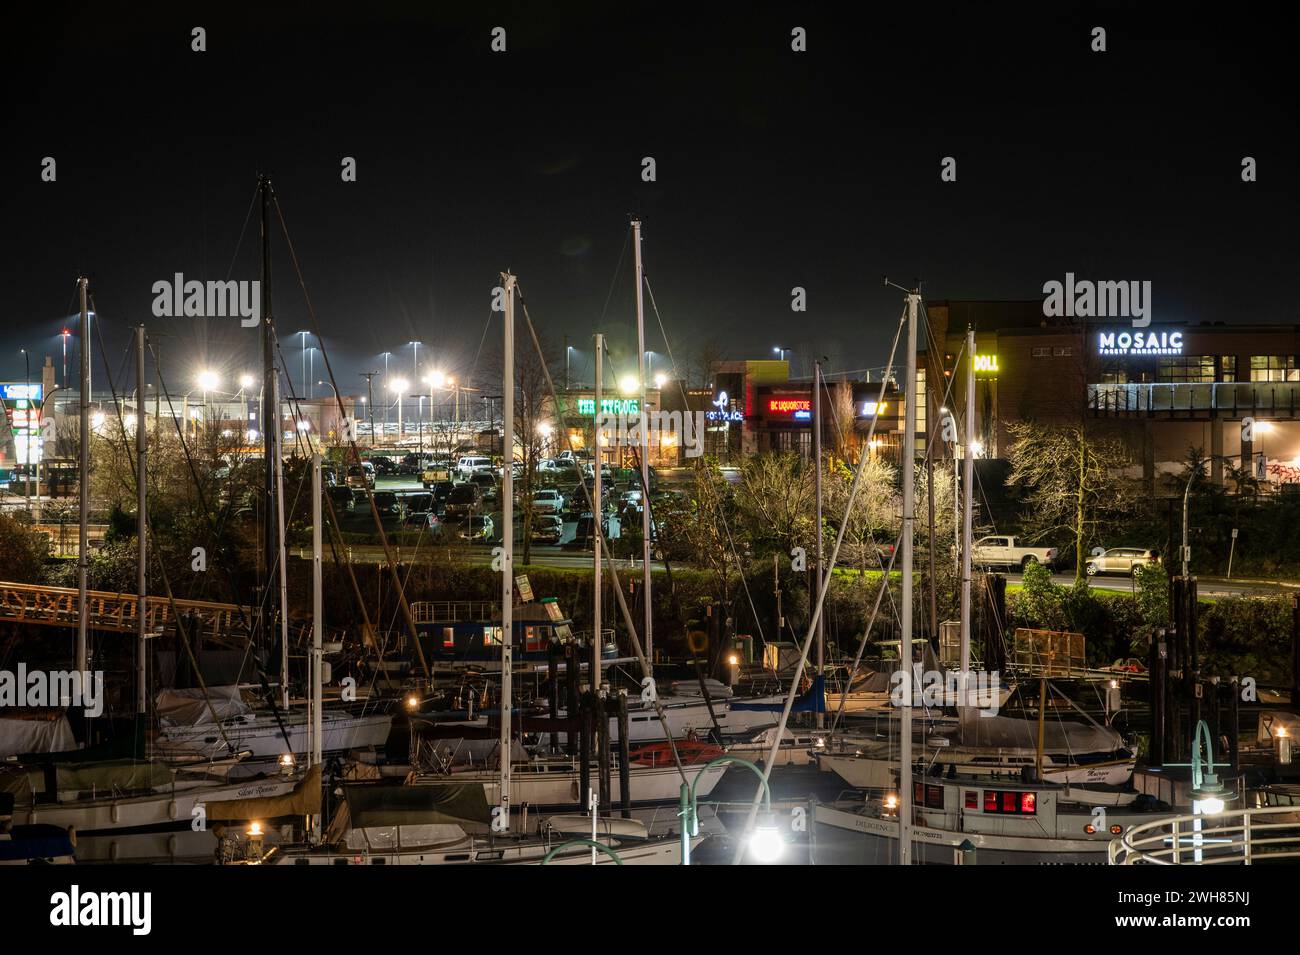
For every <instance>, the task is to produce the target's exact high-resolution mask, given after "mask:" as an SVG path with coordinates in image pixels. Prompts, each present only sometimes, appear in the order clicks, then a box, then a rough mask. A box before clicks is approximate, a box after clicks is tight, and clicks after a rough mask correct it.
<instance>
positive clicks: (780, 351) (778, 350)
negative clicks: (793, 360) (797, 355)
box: [772, 345, 792, 361]
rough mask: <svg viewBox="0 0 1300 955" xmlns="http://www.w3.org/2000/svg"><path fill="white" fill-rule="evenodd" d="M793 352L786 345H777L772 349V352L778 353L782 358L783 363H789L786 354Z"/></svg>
mask: <svg viewBox="0 0 1300 955" xmlns="http://www.w3.org/2000/svg"><path fill="white" fill-rule="evenodd" d="M791 350H792V349H789V348H786V347H785V346H784V345H775V346H773V348H772V351H774V352H776V354H777V356H778V357H780V359H781V360H782V361H788V359H787V358H786V357H785V353H786V352H788V351H791Z"/></svg>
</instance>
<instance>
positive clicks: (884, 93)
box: [0, 2, 1297, 393]
mask: <svg viewBox="0 0 1300 955" xmlns="http://www.w3.org/2000/svg"><path fill="white" fill-rule="evenodd" d="M1127 6H1129V5H1124V4H1117V5H1079V6H1075V5H1067V4H1055V3H1053V4H1037V5H1033V6H1025V7H1015V6H1009V5H1008V6H1003V5H996V6H995V5H985V4H963V5H960V6H955V7H953V8H944V7H926V6H922V5H917V4H908V5H902V6H901V7H898V8H895V9H892V10H881V9H879V8H878V5H875V4H863V5H852V8H853V9H856V11H857V12H854V13H851V12H850V9H851V8H850V5H848V4H833V5H827V6H824V7H810V6H809V5H807V4H786V5H782V6H771V7H769V6H762V5H754V4H728V5H725V6H723V5H716V4H715V5H705V4H691V5H681V6H674V5H670V4H666V3H638V4H545V3H534V4H518V5H493V4H482V3H475V4H462V5H448V4H440V3H421V4H385V3H377V2H376V3H365V4H355V5H351V6H350V7H340V8H336V9H334V10H333V12H331V10H330V8H328V7H327V6H325V5H322V4H317V3H301V4H281V5H278V6H276V7H273V8H272V9H264V8H263V7H261V6H256V7H251V8H250V9H249V12H247V13H240V12H239V11H238V8H237V7H232V6H231V5H229V4H211V5H184V4H176V5H172V4H157V5H151V4H147V3H146V4H130V5H126V4H123V5H116V4H95V5H91V6H86V7H85V8H77V7H70V6H69V7H60V6H57V5H49V6H42V7H41V10H40V11H39V12H34V11H33V9H32V8H31V7H30V6H27V7H26V8H25V9H26V14H27V15H28V16H35V17H38V18H39V19H32V20H27V21H22V20H19V19H16V16H17V14H16V12H15V10H12V9H7V10H6V16H7V17H9V18H13V19H10V21H9V24H8V27H9V28H8V30H7V33H8V41H9V42H8V44H7V47H6V57H5V63H4V66H3V69H4V71H5V73H7V74H8V75H7V76H6V77H5V80H6V81H5V89H6V92H7V94H8V99H9V103H8V104H7V105H8V108H7V109H6V126H7V127H8V131H9V135H8V136H6V141H7V146H6V148H5V149H4V151H3V156H4V158H3V163H4V168H3V175H4V180H3V181H4V188H3V190H0V211H2V214H3V222H4V225H5V228H4V230H3V236H2V238H0V242H3V254H2V255H0V262H3V274H4V289H5V292H6V298H7V301H6V303H5V304H6V312H7V314H8V319H7V320H6V321H5V322H4V323H3V324H0V348H3V352H2V353H0V374H7V375H8V376H10V377H11V378H13V379H21V377H22V374H23V363H22V358H21V355H20V354H19V353H18V349H19V348H21V347H27V348H28V349H29V350H31V351H32V352H34V353H36V354H37V355H38V356H39V355H41V354H46V353H48V354H54V355H57V349H58V337H57V335H58V332H59V330H60V328H62V327H64V325H65V324H66V322H67V319H66V316H67V315H68V314H69V312H70V310H71V305H72V302H73V294H74V282H75V278H76V276H77V275H78V274H79V273H81V272H83V271H84V272H85V273H86V274H88V275H89V276H91V279H92V283H91V287H92V291H93V293H94V295H95V300H96V304H97V306H98V311H99V314H100V316H101V317H102V320H103V329H104V332H105V334H106V335H108V336H109V355H108V358H109V362H110V364H111V365H112V367H113V368H114V374H115V375H116V374H119V372H120V373H123V374H125V372H126V369H127V367H128V366H127V365H126V364H125V363H124V353H125V348H126V343H127V335H126V330H127V329H128V327H129V326H131V325H134V324H135V323H138V322H140V321H145V322H146V323H148V324H149V326H150V331H151V333H161V334H162V335H163V336H164V337H163V338H162V341H163V349H164V373H165V374H166V375H167V381H168V385H169V387H170V389H171V390H173V391H183V390H185V389H186V388H188V387H191V386H192V381H191V379H192V377H193V374H194V372H196V371H197V369H198V368H199V367H200V366H201V365H204V364H208V365H212V366H214V367H216V368H218V369H219V370H220V371H221V372H222V374H223V375H224V377H225V380H226V381H227V382H229V381H231V380H233V379H234V378H237V377H238V375H239V373H240V372H243V371H246V370H252V369H254V368H255V367H256V364H257V360H258V358H257V334H258V333H257V331H256V329H241V328H240V327H239V323H238V321H237V320H236V319H185V318H163V319H156V318H154V317H153V316H152V314H151V310H150V309H151V303H152V301H153V293H152V292H151V286H152V284H153V283H154V282H155V281H157V280H159V279H169V278H170V277H171V276H172V275H173V273H175V272H182V273H184V274H185V276H186V278H187V279H200V280H207V279H224V278H225V277H226V276H227V272H228V270H230V269H231V267H232V262H233V271H231V272H230V275H231V277H232V278H236V279H254V278H257V277H258V261H259V260H258V255H259V252H258V235H257V219H256V214H255V213H254V216H253V218H252V219H251V220H250V221H249V223H248V229H247V231H246V232H245V234H244V236H243V241H242V244H240V243H239V237H240V231H241V227H243V225H244V222H245V216H246V214H247V212H248V210H249V207H250V201H251V199H252V198H253V194H254V190H255V187H256V176H257V173H258V171H259V170H265V171H267V172H269V173H270V174H271V175H272V177H273V179H274V183H275V187H276V191H277V194H278V196H279V199H280V202H281V205H282V208H283V210H284V213H285V216H286V218H287V221H288V225H289V229H290V231H291V236H292V238H293V240H294V243H295V246H296V249H297V252H298V255H299V257H300V259H301V262H302V266H303V269H304V272H305V274H306V278H307V282H308V284H309V286H310V290H311V294H312V298H313V301H314V303H315V306H316V310H317V315H318V318H319V321H320V327H321V330H322V334H323V336H324V338H325V345H326V348H327V349H328V350H329V353H330V356H331V359H332V361H333V362H334V369H335V374H336V377H337V379H338V381H339V383H340V385H341V387H342V388H343V390H344V391H345V392H346V391H352V392H354V393H360V392H361V389H362V387H363V384H362V380H361V379H360V378H359V377H358V372H360V371H363V370H367V369H377V368H380V367H382V360H381V359H379V358H378V357H377V356H378V354H379V353H380V352H382V351H385V350H388V351H391V352H393V353H394V355H395V357H394V358H393V359H392V362H393V365H392V367H393V368H394V369H395V370H397V369H400V370H402V371H404V372H406V373H407V374H408V375H409V371H410V363H411V349H410V348H409V347H407V346H406V342H408V341H409V340H411V339H419V340H421V341H422V342H424V347H422V348H421V350H420V354H421V362H422V364H423V363H424V361H425V360H426V358H427V359H430V360H431V361H432V362H433V363H435V364H437V365H439V366H440V367H443V368H445V369H446V370H448V371H450V372H453V373H457V374H460V375H466V374H467V373H468V372H469V371H470V368H471V366H472V364H473V362H474V360H475V356H476V354H477V353H478V350H479V344H480V341H481V340H482V337H483V332H484V328H485V322H486V321H487V319H488V316H489V311H488V304H489V294H490V290H491V289H492V287H493V286H494V285H496V284H497V273H498V272H499V271H500V270H501V269H502V268H505V267H509V268H511V269H512V270H514V271H515V272H516V274H518V276H519V278H520V282H521V285H522V288H523V290H524V293H525V296H526V298H527V301H528V304H529V307H530V311H531V313H532V315H533V318H534V319H535V320H536V321H537V322H538V323H539V325H540V327H541V328H542V330H543V332H544V334H545V335H547V336H548V337H549V339H550V340H551V341H552V342H554V343H555V344H556V345H557V346H558V345H559V344H560V343H561V342H562V341H563V336H565V335H568V336H570V341H571V342H572V343H573V344H574V345H575V346H577V347H578V348H583V349H585V353H584V354H582V355H580V356H578V357H576V358H575V375H576V376H577V377H582V375H583V372H584V371H585V368H584V366H585V365H586V363H587V361H588V360H589V356H590V348H589V347H586V346H587V342H588V341H589V336H590V335H591V333H592V332H593V331H595V330H597V329H600V330H603V331H605V332H606V333H607V335H609V336H610V339H611V347H612V348H613V349H614V352H615V356H616V359H622V360H627V356H628V355H629V352H630V351H633V350H634V348H635V337H634V334H635V327H634V312H633V293H634V282H633V278H632V272H631V253H630V249H628V248H627V246H626V242H627V234H628V226H627V220H628V214H629V213H633V212H639V213H640V214H641V215H642V216H643V218H644V234H645V243H644V250H645V261H646V268H647V273H648V275H649V277H650V281H651V285H652V286H653V288H654V291H655V293H656V296H657V299H658V303H659V306H660V310H661V312H662V315H663V319H664V322H665V325H666V328H667V332H668V335H669V339H670V344H671V347H672V349H673V350H674V352H675V353H676V355H677V358H678V360H679V362H682V363H685V362H687V361H690V360H691V359H692V358H693V357H694V356H696V355H698V354H700V353H701V352H702V351H703V350H704V349H705V348H706V345H707V343H709V342H710V341H712V342H716V344H717V345H718V346H719V347H720V349H721V351H722V352H723V353H725V354H726V355H727V356H729V357H735V358H742V357H757V358H763V357H772V348H773V346H776V345H782V346H787V347H789V348H792V349H793V350H794V355H793V356H792V358H793V362H794V370H795V373H796V374H798V373H807V372H808V371H809V367H810V366H809V362H810V361H811V359H812V358H813V357H814V356H816V355H826V356H828V358H829V370H830V371H832V372H835V371H843V370H848V369H860V368H864V367H870V366H875V365H879V364H880V363H881V362H883V360H884V358H885V355H886V351H887V347H888V344H889V336H890V335H892V332H893V329H894V326H895V323H896V319H897V316H898V312H899V309H900V301H901V300H900V295H899V293H898V292H897V291H894V290H887V289H884V288H883V287H882V285H881V277H882V275H884V274H889V275H890V277H891V278H894V279H896V280H898V281H900V282H901V283H904V284H909V283H910V282H911V281H912V280H913V279H914V278H920V279H921V280H922V282H923V290H924V291H925V293H926V296H927V298H929V299H943V298H962V299H979V298H987V299H1027V298H1041V297H1042V292H1041V289H1042V284H1043V283H1044V282H1045V281H1048V280H1050V279H1058V280H1059V279H1061V278H1063V276H1064V273H1065V272H1066V271H1073V272H1075V273H1076V274H1077V275H1079V276H1080V277H1087V278H1093V279H1107V280H1121V279H1134V280H1150V281H1151V282H1152V283H1153V291H1154V317H1155V320H1156V321H1186V322H1198V321H1227V322H1295V321H1296V320H1297V319H1296V315H1295V312H1296V310H1295V306H1294V302H1295V295H1294V292H1293V289H1292V287H1291V281H1292V278H1293V276H1294V273H1295V269H1294V262H1295V257H1296V242H1295V239H1294V234H1295V226H1294V223H1295V221H1296V211H1297V210H1296V187H1295V172H1296V169H1295V167H1296V158H1295V156H1296V153H1295V146H1296V142H1295V139H1296V134H1295V127H1296V123H1295V115H1294V103H1293V97H1294V86H1293V83H1291V82H1290V81H1289V79H1288V77H1287V71H1288V70H1289V69H1290V63H1291V57H1292V53H1293V51H1292V49H1291V39H1290V33H1289V32H1288V31H1287V30H1285V29H1284V28H1283V23H1282V22H1281V21H1279V22H1271V20H1270V17H1271V16H1272V15H1271V14H1268V13H1265V14H1260V13H1258V12H1257V11H1256V8H1253V7H1251V8H1245V7H1242V8H1223V9H1221V10H1220V11H1219V12H1218V13H1216V14H1215V16H1214V17H1213V18H1208V17H1204V16H1201V15H1200V14H1198V13H1195V12H1194V10H1193V8H1188V7H1182V6H1171V7H1169V8H1167V10H1159V9H1152V10H1147V11H1141V12H1134V11H1130V10H1127V9H1125V8H1126V7H1127ZM194 26H203V27H205V28H206V29H207V52H204V53H195V52H192V51H191V49H190V43H191V37H190V30H191V28H192V27H194ZM494 26H503V27H505V28H506V31H507V43H508V52H506V53H504V54H501V53H493V52H491V51H490V49H489V43H490V40H491V30H492V28H493V27H494ZM794 26H803V27H805V28H807V31H808V52H806V53H793V52H791V50H790V30H791V28H792V27H794ZM1094 26H1104V27H1106V28H1107V31H1108V35H1107V45H1108V51H1107V52H1105V53H1093V52H1092V51H1091V50H1090V48H1089V47H1090V42H1091V37H1090V31H1091V29H1092V27H1094ZM45 156H52V157H55V159H56V161H57V173H58V179H57V181H56V182H54V183H47V182H42V181H41V178H40V172H41V160H42V157H45ZM345 156H352V157H355V158H356V160H357V169H358V180H357V182H354V183H345V182H342V181H341V178H340V169H341V167H340V162H341V160H342V158H343V157H345ZM643 156H653V157H654V158H655V160H656V163H657V174H658V181H657V182H654V183H644V182H642V181H641V177H640V173H641V159H642V157H643ZM944 156H953V157H955V158H956V160H957V173H958V176H957V181H956V182H955V183H945V182H941V181H940V175H939V173H940V160H941V158H942V157H944ZM1243 156H1253V157H1255V158H1256V160H1257V161H1258V168H1259V181H1258V182H1255V183H1250V184H1247V183H1243V182H1242V181H1241V177H1240V169H1241V165H1240V164H1241V159H1242V157H1243ZM274 255H275V312H276V315H277V324H278V327H279V330H280V334H281V337H282V340H283V342H284V346H285V348H286V349H287V351H288V353H289V354H290V356H292V360H291V361H290V368H291V369H293V372H294V382H295V386H296V385H297V384H298V372H297V369H298V363H297V355H298V353H299V352H298V348H299V344H298V342H299V340H298V339H297V338H296V337H294V333H295V332H297V331H299V330H300V329H303V328H307V327H308V324H307V323H308V318H307V311H306V307H305V305H304V298H303V295H302V293H301V291H300V290H299V288H298V287H297V282H296V280H295V278H294V275H293V271H292V266H291V264H290V261H289V258H288V254H287V250H286V247H285V245H284V243H283V240H282V239H281V238H280V237H279V236H278V234H277V238H276V244H275V247H274ZM620 259H622V266H621V268H620V265H619V264H620ZM793 286H803V287H805V288H806V289H807V291H808V303H809V307H808V312H807V314H804V315H796V314H794V313H792V312H791V310H790V289H791V288H792V287H793ZM602 316H603V320H602ZM647 323H648V324H647V332H648V340H647V345H648V347H649V348H651V349H653V350H654V351H656V352H659V353H661V354H662V353H665V352H666V351H667V349H666V348H665V347H664V345H663V341H662V337H661V335H660V334H659V331H658V329H657V327H656V326H655V323H654V318H653V315H651V316H649V317H648V320H647ZM498 337H499V330H496V329H494V331H493V335H492V339H491V342H492V344H495V341H496V339H497V338H498ZM629 345H630V346H631V349H629ZM489 347H490V346H489ZM557 350H558V349H557ZM486 352H487V349H485V354H484V356H483V357H481V358H480V359H479V365H480V367H479V372H480V374H481V375H482V374H487V373H489V371H488V368H487V367H486V366H488V365H489V364H490V362H489V360H488V358H487V356H486ZM55 361H56V364H58V361H59V359H58V358H57V357H56V359H55ZM656 361H657V362H658V361H660V360H659V359H656ZM664 361H666V359H664ZM39 363H40V362H39V358H38V360H37V361H36V362H34V364H39ZM99 367H102V366H99ZM317 370H318V374H317V377H321V375H320V374H319V372H320V368H319V365H318V368H317ZM98 374H99V372H97V376H98ZM587 377H589V372H588V373H587ZM100 381H101V379H99V378H98V377H97V381H96V384H97V386H98V385H99V384H100Z"/></svg>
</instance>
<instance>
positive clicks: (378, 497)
mask: <svg viewBox="0 0 1300 955" xmlns="http://www.w3.org/2000/svg"><path fill="white" fill-rule="evenodd" d="M375 508H376V509H377V510H378V511H379V516H380V517H384V518H390V517H395V518H397V519H398V520H401V519H402V518H403V517H404V516H405V515H406V508H405V506H403V504H402V499H401V498H400V497H398V496H397V495H396V494H394V493H393V492H392V491H376V492H375Z"/></svg>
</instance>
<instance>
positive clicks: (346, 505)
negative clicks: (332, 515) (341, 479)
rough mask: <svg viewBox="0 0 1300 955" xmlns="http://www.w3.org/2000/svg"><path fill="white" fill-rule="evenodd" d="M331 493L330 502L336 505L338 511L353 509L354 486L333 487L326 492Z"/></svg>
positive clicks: (335, 508)
mask: <svg viewBox="0 0 1300 955" xmlns="http://www.w3.org/2000/svg"><path fill="white" fill-rule="evenodd" d="M325 493H326V494H328V495H329V499H330V503H331V504H333V505H334V510H336V511H350V510H352V488H350V487H332V488H329V489H328V490H327V491H326V492H325Z"/></svg>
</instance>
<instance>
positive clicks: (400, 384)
mask: <svg viewBox="0 0 1300 955" xmlns="http://www.w3.org/2000/svg"><path fill="white" fill-rule="evenodd" d="M409 385H410V382H408V381H407V380H406V379H405V378H394V379H393V380H392V381H390V382H389V383H388V390H389V391H392V392H394V393H395V394H396V395H397V440H398V441H399V442H400V441H401V440H402V395H404V394H406V389H407V387H408V386H409Z"/></svg>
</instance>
